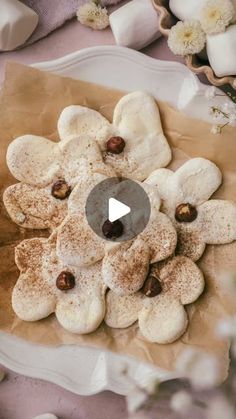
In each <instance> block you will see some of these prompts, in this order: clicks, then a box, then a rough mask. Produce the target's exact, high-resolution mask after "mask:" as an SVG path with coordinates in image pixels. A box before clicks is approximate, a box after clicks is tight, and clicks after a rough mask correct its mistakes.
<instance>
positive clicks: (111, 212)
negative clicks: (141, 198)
mask: <svg viewBox="0 0 236 419" xmlns="http://www.w3.org/2000/svg"><path fill="white" fill-rule="evenodd" d="M130 211H131V209H130V207H128V205H125V204H123V203H122V202H120V201H117V199H115V198H109V202H108V218H109V221H111V223H113V222H114V221H116V220H119V218H121V217H124V216H125V215H127V214H129V213H130Z"/></svg>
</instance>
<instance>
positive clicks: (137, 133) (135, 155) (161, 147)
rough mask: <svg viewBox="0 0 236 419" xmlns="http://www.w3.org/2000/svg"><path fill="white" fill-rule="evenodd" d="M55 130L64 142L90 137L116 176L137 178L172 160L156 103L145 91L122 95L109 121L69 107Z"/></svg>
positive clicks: (92, 113) (141, 177)
mask: <svg viewBox="0 0 236 419" xmlns="http://www.w3.org/2000/svg"><path fill="white" fill-rule="evenodd" d="M58 132H59V135H60V138H61V139H62V140H63V141H66V140H68V139H71V138H74V137H77V136H78V135H83V134H86V135H89V136H91V137H92V138H94V140H95V141H97V142H98V144H99V145H100V147H101V150H102V151H103V157H104V161H105V162H106V163H108V164H110V165H111V166H112V167H113V168H114V169H115V171H116V173H117V175H119V176H123V177H127V178H131V179H135V180H139V181H142V180H144V179H146V178H147V177H148V175H149V174H150V173H151V172H152V171H153V170H155V169H158V168H160V167H165V166H166V165H167V164H168V163H169V162H170V160H171V150H170V147H169V145H168V143H167V140H166V138H165V136H164V134H163V130H162V125H161V120H160V115H159V110H158V107H157V104H156V102H155V100H154V98H153V97H152V96H150V95H149V94H148V93H145V92H139V91H138V92H133V93H130V94H128V95H126V96H123V97H122V99H121V100H120V101H119V102H118V104H117V105H116V107H115V110H114V116H113V123H112V124H110V123H109V122H108V121H107V119H105V118H104V117H103V116H102V115H101V114H100V113H99V112H97V111H95V110H93V109H89V108H86V107H83V106H78V105H73V106H68V107H67V108H65V109H64V110H63V111H62V113H61V116H60V118H59V121H58Z"/></svg>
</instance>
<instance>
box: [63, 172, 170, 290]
mask: <svg viewBox="0 0 236 419" xmlns="http://www.w3.org/2000/svg"><path fill="white" fill-rule="evenodd" d="M104 178H105V177H103V178H102V175H100V174H99V175H98V174H94V175H93V177H91V176H90V175H89V176H88V177H87V178H86V177H85V178H83V181H81V185H77V186H76V188H75V189H74V191H73V192H72V194H71V196H70V197H69V204H68V215H67V217H66V218H65V220H64V221H63V223H62V224H61V225H60V227H59V228H58V237H57V254H58V256H59V258H60V259H61V260H63V261H64V263H68V264H72V265H76V266H87V265H90V264H92V263H95V262H97V261H99V260H101V259H103V258H104V259H103V267H102V273H103V280H104V282H105V284H106V285H107V286H108V287H110V288H111V289H112V290H114V291H116V292H119V293H121V294H126V293H127V294H130V293H133V292H135V291H137V290H139V289H140V288H141V287H142V284H143V282H144V280H145V278H146V276H147V272H148V269H149V265H150V263H154V262H157V261H160V260H163V259H165V258H167V257H169V256H171V255H172V254H173V253H174V251H175V247H176V243H177V235H176V231H175V228H174V227H173V225H172V223H171V221H170V219H169V218H168V217H167V216H166V215H165V214H162V213H161V212H159V208H160V204H161V201H160V197H159V195H158V192H157V190H156V188H155V187H152V186H151V185H146V184H145V183H144V184H142V186H143V187H144V189H145V190H146V192H147V194H148V196H149V199H150V205H151V214H150V219H149V221H148V223H147V226H146V228H145V229H144V230H143V231H142V232H141V233H140V234H138V235H137V236H136V238H135V239H134V240H131V241H128V242H115V245H112V246H111V245H110V242H108V241H106V240H105V238H104V239H103V238H102V237H99V236H98V235H97V234H96V233H95V232H94V231H93V230H92V228H91V227H90V226H89V224H88V221H87V218H86V214H85V204H86V200H87V196H88V195H89V193H90V191H91V189H92V188H93V186H94V185H95V184H97V183H99V182H100V181H101V180H103V179H104ZM124 183H125V181H124ZM122 184H123V182H121V183H118V184H117V185H116V186H117V193H119V188H120V185H121V188H122ZM116 186H115V187H116ZM115 187H114V188H115ZM115 190H116V189H114V191H115ZM94 212H95V213H96V208H94ZM131 229H132V228H131ZM104 256H105V257H104Z"/></svg>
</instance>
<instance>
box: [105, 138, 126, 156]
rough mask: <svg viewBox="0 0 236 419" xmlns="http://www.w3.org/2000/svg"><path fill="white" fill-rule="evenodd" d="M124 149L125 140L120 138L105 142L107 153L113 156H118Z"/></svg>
mask: <svg viewBox="0 0 236 419" xmlns="http://www.w3.org/2000/svg"><path fill="white" fill-rule="evenodd" d="M124 148H125V140H124V139H123V138H122V137H111V138H110V139H109V140H108V141H107V151H108V152H109V153H113V154H120V153H122V151H123V150H124Z"/></svg>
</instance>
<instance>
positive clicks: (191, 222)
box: [147, 158, 236, 261]
mask: <svg viewBox="0 0 236 419" xmlns="http://www.w3.org/2000/svg"><path fill="white" fill-rule="evenodd" d="M221 181H222V175H221V172H220V170H219V169H218V168H217V166H216V165H215V164H214V163H212V162H211V161H209V160H206V159H203V158H194V159H191V160H189V161H187V162H186V163H185V164H184V165H183V166H181V167H180V168H179V169H178V170H177V171H176V172H172V171H171V170H168V169H159V170H156V171H155V172H153V173H152V174H151V175H150V176H149V178H148V179H147V183H148V184H151V185H155V186H157V188H158V191H159V194H160V196H161V198H162V202H163V205H162V211H163V212H164V213H165V214H167V215H168V216H169V217H170V218H171V220H172V222H173V223H174V225H175V227H176V229H177V233H178V245H177V252H178V253H179V254H183V255H185V256H188V257H190V258H191V259H192V260H194V261H196V260H198V259H199V258H200V257H201V256H202V254H203V252H204V250H205V247H206V244H225V243H231V242H232V241H234V240H236V203H234V202H231V201H226V200H220V199H211V200H209V201H208V199H209V198H210V197H211V195H212V194H213V193H214V192H215V191H216V190H217V189H218V187H219V186H220V184H221Z"/></svg>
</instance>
